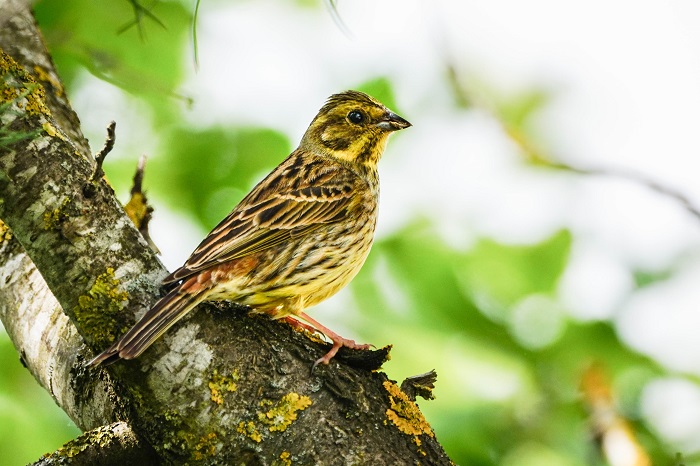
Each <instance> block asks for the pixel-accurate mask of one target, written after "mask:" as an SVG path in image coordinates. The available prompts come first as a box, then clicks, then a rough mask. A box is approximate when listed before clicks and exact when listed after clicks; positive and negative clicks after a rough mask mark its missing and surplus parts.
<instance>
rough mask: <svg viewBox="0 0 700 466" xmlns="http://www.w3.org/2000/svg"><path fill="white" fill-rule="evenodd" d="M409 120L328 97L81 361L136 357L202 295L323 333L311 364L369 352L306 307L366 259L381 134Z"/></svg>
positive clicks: (361, 100)
mask: <svg viewBox="0 0 700 466" xmlns="http://www.w3.org/2000/svg"><path fill="white" fill-rule="evenodd" d="M409 126H411V123H409V122H408V121H407V120H405V119H404V118H402V117H400V116H399V115H397V114H396V113H394V112H392V111H391V110H389V109H388V108H387V107H386V106H384V105H383V104H382V103H381V102H379V101H378V100H376V99H375V98H373V97H370V96H369V95H367V94H365V93H363V92H360V91H355V90H348V91H345V92H341V93H338V94H334V95H332V96H330V97H329V98H328V99H327V101H326V102H325V104H324V105H323V106H322V107H321V109H320V110H319V112H318V114H317V115H316V117H315V118H314V119H313V120H312V122H311V124H310V125H309V127H308V128H307V130H306V132H305V133H304V135H303V136H302V138H301V142H300V143H299V146H298V147H297V149H295V150H294V151H293V152H292V153H291V154H290V155H289V156H288V157H287V158H286V159H284V160H283V161H282V162H281V163H280V164H279V165H278V166H277V167H276V168H275V169H274V170H272V172H270V173H269V174H268V175H267V176H266V177H265V178H264V179H263V180H262V181H260V183H258V184H257V185H256V186H255V187H254V188H253V189H252V190H251V191H250V193H248V194H247V195H246V196H245V197H244V198H243V200H241V201H240V203H239V204H238V205H237V206H236V207H235V208H234V209H233V211H231V213H230V214H228V216H226V217H225V218H224V219H223V220H222V221H221V222H220V223H219V224H218V225H217V226H216V227H215V228H214V229H213V230H212V231H211V232H210V233H209V234H208V235H207V236H206V237H205V238H204V240H202V242H201V243H200V244H199V246H198V247H197V248H196V249H195V250H194V252H193V253H192V254H191V256H190V257H189V258H188V259H187V261H185V263H184V264H183V265H182V266H181V267H180V268H178V269H177V270H175V271H174V272H173V273H171V274H170V275H168V276H167V277H166V278H165V279H164V280H163V285H165V286H166V287H170V289H169V291H167V293H166V294H165V295H164V296H163V297H162V298H160V300H158V301H157V302H156V303H155V304H154V305H153V307H151V308H150V309H149V310H148V311H147V312H146V313H145V314H144V316H143V317H142V318H141V319H140V320H139V321H138V322H136V324H134V326H133V327H131V329H129V330H128V331H127V332H126V334H124V335H123V336H122V337H121V338H119V339H118V340H117V341H116V342H115V343H114V344H112V345H111V346H110V347H109V348H107V349H106V350H104V351H103V352H102V353H100V354H99V355H97V356H96V357H94V358H93V359H92V360H91V361H89V362H88V365H89V366H93V367H96V366H99V365H109V364H112V363H114V362H116V361H119V360H122V359H133V358H136V357H138V356H140V355H141V354H142V353H143V352H144V351H145V350H146V349H147V348H148V347H150V346H151V345H152V344H153V343H154V342H155V341H156V340H157V339H158V338H159V337H160V336H161V335H163V333H165V332H166V331H167V330H168V329H169V328H170V327H172V326H173V325H174V324H175V323H176V322H177V321H178V320H180V319H181V318H182V317H183V316H185V315H186V314H187V313H188V312H189V311H190V310H192V309H193V308H194V307H195V306H197V305H198V304H199V303H201V302H204V301H232V302H235V303H238V304H241V305H244V306H248V307H249V308H250V309H251V310H252V311H254V312H259V313H265V314H268V315H269V316H271V317H272V318H273V319H278V320H284V321H287V322H288V323H290V324H292V325H294V326H296V327H298V328H302V329H305V330H310V331H312V332H319V333H321V334H323V335H325V336H326V337H327V338H328V339H329V340H331V341H332V342H333V346H332V347H331V349H330V350H329V351H328V352H327V353H326V354H325V355H324V356H323V357H321V358H320V359H318V360H317V361H315V363H314V367H316V365H318V364H328V363H329V362H330V361H331V359H332V358H333V357H334V356H335V355H336V353H337V352H338V350H339V349H340V348H341V347H342V346H346V347H348V348H351V349H368V348H369V347H370V346H371V345H366V344H357V343H355V341H353V340H350V339H346V338H343V337H341V336H340V335H338V334H337V333H335V332H333V331H332V330H330V329H329V328H327V327H325V326H323V325H322V324H320V323H319V322H317V321H316V320H314V319H313V318H311V317H310V316H308V315H307V314H306V312H304V311H305V309H307V308H309V307H311V306H314V305H316V304H318V303H320V302H321V301H323V300H325V299H326V298H329V297H330V296H332V295H334V294H335V293H337V292H338V291H339V290H340V289H342V288H343V287H344V286H346V285H347V284H348V283H349V282H350V281H351V280H352V279H353V278H354V277H355V275H356V274H357V273H358V271H359V270H360V268H361V267H362V265H363V264H364V262H365V259H366V258H367V255H368V254H369V251H370V248H371V246H372V243H373V241H374V231H375V226H376V222H377V211H378V200H379V175H378V171H377V163H378V162H379V159H380V158H381V156H382V154H383V152H384V148H385V147H386V143H387V139H388V137H389V135H390V134H392V133H393V132H395V131H398V130H402V129H404V128H408V127H409Z"/></svg>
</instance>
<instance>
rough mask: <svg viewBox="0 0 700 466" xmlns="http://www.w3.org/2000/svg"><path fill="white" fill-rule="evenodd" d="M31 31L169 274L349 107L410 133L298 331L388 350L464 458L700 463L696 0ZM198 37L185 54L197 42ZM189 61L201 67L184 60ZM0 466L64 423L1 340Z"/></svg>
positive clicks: (373, 4)
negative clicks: (133, 200)
mask: <svg viewBox="0 0 700 466" xmlns="http://www.w3.org/2000/svg"><path fill="white" fill-rule="evenodd" d="M35 9H36V16H37V20H38V22H39V25H40V27H41V28H42V30H43V32H44V34H45V38H46V42H47V44H48V46H49V48H50V50H51V52H52V54H53V57H54V59H55V62H56V65H57V67H58V70H59V72H60V74H61V76H62V78H63V80H64V83H65V85H66V88H67V92H68V95H69V96H70V98H71V101H72V103H73V105H74V107H75V109H76V111H77V112H78V115H79V116H80V118H81V120H82V122H83V130H84V131H85V133H86V135H87V136H88V137H89V139H90V141H91V144H92V147H93V150H97V149H98V148H99V147H101V146H102V142H103V140H104V135H105V127H106V125H107V123H108V122H109V121H110V120H116V122H117V143H116V147H115V149H114V151H113V152H112V153H111V154H110V155H109V157H108V159H107V162H106V165H105V167H106V172H107V177H108V179H109V180H110V182H111V183H112V185H113V186H114V187H115V190H116V191H117V193H118V195H119V196H120V198H121V199H122V200H124V202H126V200H127V199H128V190H129V188H130V183H131V177H132V176H133V172H134V170H135V167H136V164H137V162H138V159H139V157H140V156H141V155H143V154H145V155H147V156H148V163H147V167H146V175H145V189H146V191H147V194H148V195H149V198H150V201H151V204H152V205H153V206H154V207H155V209H156V210H155V213H154V218H153V221H152V223H151V234H152V237H153V239H154V241H155V243H156V244H157V245H158V247H159V248H160V249H161V251H162V260H163V262H164V263H165V264H166V265H167V266H168V267H169V268H170V269H171V270H172V269H173V268H175V267H177V266H178V265H179V264H180V263H181V262H182V261H183V260H184V259H186V257H187V256H188V255H189V253H190V252H191V250H192V249H193V248H194V247H195V246H196V245H197V244H198V242H199V241H200V240H201V239H202V238H203V237H204V235H205V234H206V233H207V232H208V231H209V230H210V229H211V228H212V227H213V226H214V225H216V223H218V221H219V220H220V219H221V218H222V217H223V216H224V215H226V213H228V212H229V211H230V209H231V208H232V207H233V206H234V205H235V204H236V203H237V202H238V201H239V200H240V199H241V198H242V197H243V195H244V194H245V193H246V192H247V191H248V190H249V189H250V188H251V187H252V186H253V185H254V184H255V183H256V182H257V181H259V180H260V179H261V178H262V176H264V175H265V174H266V173H267V172H268V171H269V170H270V169H271V168H272V167H274V166H275V165H276V164H277V163H279V161H281V160H282V159H283V158H284V157H285V156H286V155H287V154H288V153H289V152H290V151H291V150H292V149H293V148H294V147H295V146H296V144H297V142H298V140H299V139H300V137H301V135H302V134H303V132H304V130H305V128H306V126H307V125H308V124H309V122H310V121H311V119H312V118H313V116H314V115H315V114H316V111H317V110H318V108H319V107H320V106H321V105H322V104H323V102H324V100H325V98H326V97H327V96H329V95H330V94H332V93H335V92H338V91H341V90H345V89H348V88H353V89H359V90H364V91H366V92H369V93H371V94H372V95H374V96H375V97H377V98H379V99H380V100H382V101H383V102H385V103H386V104H387V105H388V106H389V107H391V108H392V109H393V110H395V111H396V112H397V113H399V114H401V115H402V116H404V117H405V118H407V119H408V120H409V121H411V122H412V123H413V125H414V126H413V127H412V128H410V129H408V130H406V131H402V132H401V133H400V134H397V135H395V136H393V137H392V140H391V141H390V142H389V145H388V150H387V152H386V153H385V156H384V158H383V160H382V161H381V165H380V173H381V176H382V198H381V208H380V221H379V227H378V232H377V241H376V243H375V247H374V249H373V252H372V254H371V255H370V258H369V259H368V262H367V264H366V265H365V267H364V269H363V270H362V272H361V273H360V274H359V276H358V277H357V278H356V279H355V281H354V282H353V283H352V285H351V286H350V287H349V288H348V289H346V290H344V291H343V292H341V293H340V294H339V295H337V296H336V297H334V298H332V299H331V300H329V301H327V302H326V303H323V304H321V305H319V306H317V307H316V308H315V309H313V310H312V311H311V315H312V316H314V317H315V318H318V319H319V320H320V321H322V322H323V323H324V324H326V325H328V326H329V327H331V328H334V329H335V330H337V331H340V333H341V334H344V335H346V336H349V337H350V338H354V339H356V340H359V341H367V342H372V343H374V344H375V345H377V346H382V345H386V344H393V345H394V349H393V351H392V360H391V361H390V362H389V363H387V364H386V365H385V371H386V372H387V373H388V375H389V376H390V377H391V378H393V379H395V380H398V381H401V380H403V378H405V377H406V376H411V375H415V374H418V373H422V372H425V371H427V370H430V369H436V370H437V373H438V381H437V387H436V389H435V395H436V399H435V400H433V401H420V402H419V404H420V406H421V409H422V410H423V412H424V414H425V415H426V417H427V419H428V421H429V422H430V423H431V424H432V426H433V428H434V430H435V432H436V434H437V437H438V439H439V440H440V441H441V442H442V444H443V445H444V447H445V449H446V450H447V452H448V454H449V455H450V456H451V458H452V459H453V460H454V461H455V462H456V463H457V464H462V465H526V466H527V465H538V466H542V465H545V466H547V465H606V464H609V465H613V466H617V465H644V464H651V463H653V464H657V465H680V464H685V465H697V464H700V455H698V453H699V452H700V377H699V376H700V338H698V337H697V331H698V324H699V322H700V317H699V316H700V310H699V309H698V307H699V305H700V280H698V277H699V276H700V216H699V215H698V213H697V212H696V211H694V208H693V205H695V206H698V205H700V184H699V183H697V181H696V180H697V179H698V173H699V168H700V161H699V160H700V159H699V157H698V154H700V138H698V132H699V130H698V126H699V125H698V123H700V117H699V114H698V108H700V3H698V2H696V1H694V0H636V1H632V0H613V1H603V0H587V1H585V2H583V1H573V2H561V1H556V0H532V1H528V2H523V1H519V0H492V1H489V2H484V1H469V0H452V1H448V0H441V1H420V0H338V1H334V2H332V3H325V2H323V1H321V0H297V1H292V0H287V1H283V0H256V1H253V0H245V1H244V0H241V1H214V0H210V1H204V2H202V3H201V5H200V6H199V10H198V16H197V20H196V33H195V30H194V28H193V26H194V24H195V20H194V16H195V2H194V1H193V0H189V1H182V2H180V1H148V2H146V1H144V2H143V3H138V2H137V1H136V0H132V1H127V0H73V1H71V2H65V1H61V0H43V1H40V2H37V3H36V4H35ZM195 37H196V39H195ZM195 51H196V53H195ZM0 360H1V361H2V362H1V365H0V458H2V459H3V460H2V462H3V464H7V465H13V464H25V463H27V462H30V461H34V460H36V459H37V458H38V457H39V456H40V455H41V454H42V453H45V452H48V451H53V450H54V449H56V448H58V447H59V446H60V445H61V444H62V443H63V442H65V441H67V440H69V439H71V438H72V437H74V436H75V435H76V434H77V433H78V430H77V429H76V428H75V426H73V425H72V424H71V422H70V421H69V420H68V419H67V418H66V417H65V415H64V414H63V413H62V412H61V411H60V409H58V408H57V407H56V406H55V405H54V404H53V402H52V400H51V399H50V397H49V395H48V394H47V393H45V392H43V391H42V390H41V389H40V388H39V387H38V385H37V384H36V383H35V382H34V381H33V379H31V377H30V376H29V374H28V373H27V371H26V370H24V369H23V368H22V366H21V364H20V363H19V358H18V355H17V353H16V351H15V350H14V348H13V347H12V345H11V343H10V342H9V340H8V338H7V336H6V334H4V333H0Z"/></svg>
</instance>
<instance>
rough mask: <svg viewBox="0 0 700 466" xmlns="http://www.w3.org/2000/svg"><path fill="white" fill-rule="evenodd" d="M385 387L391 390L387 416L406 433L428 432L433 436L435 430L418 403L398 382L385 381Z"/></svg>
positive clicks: (418, 433) (427, 433) (388, 390)
mask: <svg viewBox="0 0 700 466" xmlns="http://www.w3.org/2000/svg"><path fill="white" fill-rule="evenodd" d="M384 388H385V389H386V391H387V392H389V403H390V405H391V407H390V408H388V409H387V410H386V417H387V418H388V419H389V420H390V421H391V422H392V423H393V424H394V425H395V426H396V427H397V428H398V429H399V430H400V431H401V432H403V433H404V434H407V435H420V434H426V435H429V436H430V437H432V436H433V435H434V434H433V430H432V429H431V428H430V424H428V422H427V421H426V420H425V418H424V417H423V414H422V413H421V412H420V409H418V405H417V404H415V403H414V402H413V401H411V400H410V399H409V398H408V397H407V396H406V394H405V393H404V392H402V391H401V389H400V388H399V387H397V386H396V384H394V383H392V382H390V381H388V380H387V381H385V382H384Z"/></svg>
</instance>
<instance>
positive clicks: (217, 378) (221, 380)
mask: <svg viewBox="0 0 700 466" xmlns="http://www.w3.org/2000/svg"><path fill="white" fill-rule="evenodd" d="M238 379H239V376H238V371H233V374H231V375H230V376H226V375H221V374H219V371H217V370H216V369H215V370H214V374H213V375H212V377H211V380H209V383H208V386H209V391H210V392H211V401H213V402H214V403H216V404H218V405H219V406H221V405H223V404H224V392H235V391H236V390H237V389H238V384H237V383H236V382H238Z"/></svg>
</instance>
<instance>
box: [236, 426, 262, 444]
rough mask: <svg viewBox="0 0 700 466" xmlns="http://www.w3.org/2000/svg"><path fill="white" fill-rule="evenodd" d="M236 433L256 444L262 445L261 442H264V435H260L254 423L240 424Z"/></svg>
mask: <svg viewBox="0 0 700 466" xmlns="http://www.w3.org/2000/svg"><path fill="white" fill-rule="evenodd" d="M236 432H238V433H239V434H243V435H245V436H246V437H248V438H250V439H251V440H252V441H254V442H258V443H260V441H261V440H262V435H260V432H259V431H258V429H257V428H256V427H255V423H254V422H253V421H248V422H243V421H241V422H239V423H238V427H237V428H236Z"/></svg>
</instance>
